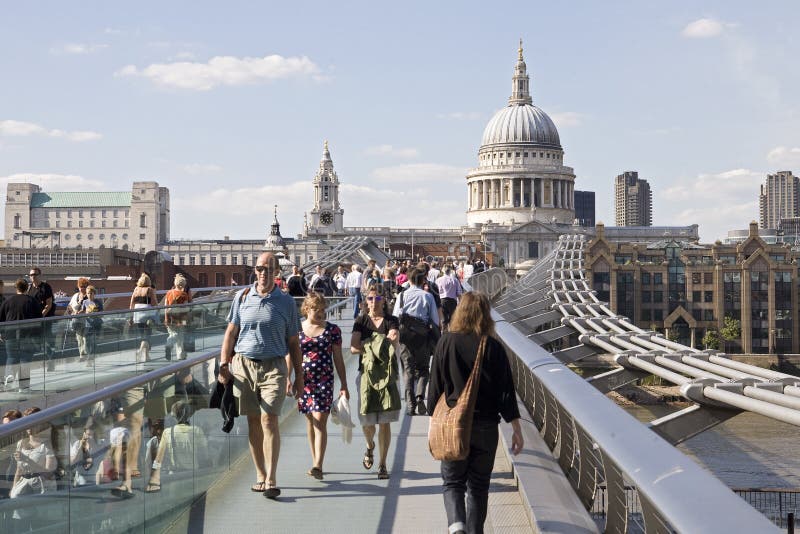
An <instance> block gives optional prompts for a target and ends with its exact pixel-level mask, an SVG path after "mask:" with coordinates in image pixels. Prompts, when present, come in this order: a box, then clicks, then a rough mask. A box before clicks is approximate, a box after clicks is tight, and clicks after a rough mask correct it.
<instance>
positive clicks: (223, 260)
mask: <svg viewBox="0 0 800 534" xmlns="http://www.w3.org/2000/svg"><path fill="white" fill-rule="evenodd" d="M219 263H220V264H221V265H227V264H228V256H227V254H222V255H221V256H220V257H219Z"/></svg>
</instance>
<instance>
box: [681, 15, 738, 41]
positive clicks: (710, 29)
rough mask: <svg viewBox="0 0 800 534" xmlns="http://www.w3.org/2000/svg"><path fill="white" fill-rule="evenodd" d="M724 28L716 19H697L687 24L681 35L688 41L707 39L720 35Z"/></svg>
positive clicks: (723, 24)
mask: <svg viewBox="0 0 800 534" xmlns="http://www.w3.org/2000/svg"><path fill="white" fill-rule="evenodd" d="M726 26H728V25H726V24H725V23H723V22H720V21H718V20H716V19H697V20H695V21H692V22H690V23H689V24H687V25H686V27H685V28H684V29H683V31H682V32H681V35H683V36H684V37H688V38H690V39H708V38H709V37H716V36H718V35H720V34H722V32H723V31H724V30H725V28H726Z"/></svg>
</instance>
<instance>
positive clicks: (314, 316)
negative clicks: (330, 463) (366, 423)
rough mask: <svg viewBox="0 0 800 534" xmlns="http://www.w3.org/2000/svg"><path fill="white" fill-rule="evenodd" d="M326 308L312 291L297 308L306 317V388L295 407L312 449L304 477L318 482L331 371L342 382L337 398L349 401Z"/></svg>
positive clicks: (337, 334) (337, 338) (336, 333)
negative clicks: (326, 317) (303, 424)
mask: <svg viewBox="0 0 800 534" xmlns="http://www.w3.org/2000/svg"><path fill="white" fill-rule="evenodd" d="M325 307H326V305H325V297H324V296H322V295H321V294H320V293H315V292H311V293H309V294H308V296H307V297H306V298H305V300H304V301H303V306H302V308H301V309H300V311H301V312H302V313H303V315H305V317H306V318H305V320H304V321H303V323H302V330H301V331H300V348H301V350H302V351H303V375H304V376H303V379H304V384H305V386H304V388H303V394H302V395H301V396H300V398H299V399H298V401H297V408H298V410H299V411H300V413H302V414H305V416H306V430H307V432H308V445H309V447H310V448H311V462H312V465H311V469H309V470H308V473H307V474H308V475H309V476H311V477H314V478H316V479H317V480H322V477H323V474H322V462H323V460H324V459H325V448H326V447H327V445H328V415H329V414H330V412H331V405H332V404H333V390H334V379H333V370H334V368H336V374H337V375H339V381H340V382H341V388H340V389H339V395H340V396H341V395H344V396H345V397H346V398H347V399H350V392H349V391H348V390H347V377H346V375H345V368H344V359H343V358H342V331H341V330H340V329H339V327H338V326H336V325H335V324H333V323H329V322H328V321H326V320H325Z"/></svg>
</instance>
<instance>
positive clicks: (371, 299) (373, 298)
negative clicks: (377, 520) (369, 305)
mask: <svg viewBox="0 0 800 534" xmlns="http://www.w3.org/2000/svg"><path fill="white" fill-rule="evenodd" d="M373 300H374V301H375V302H380V301H382V300H383V297H381V296H377V297H367V302H372V301H373Z"/></svg>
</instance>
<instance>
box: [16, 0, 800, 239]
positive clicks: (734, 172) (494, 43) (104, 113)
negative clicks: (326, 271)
mask: <svg viewBox="0 0 800 534" xmlns="http://www.w3.org/2000/svg"><path fill="white" fill-rule="evenodd" d="M798 20H800V4H798V3H796V2H791V1H775V2H765V3H760V4H758V6H757V8H756V7H755V5H754V4H752V2H743V1H719V2H702V1H699V2H690V1H675V2H666V1H647V0H640V1H627V2H626V1H608V2H589V1H573V2H538V1H537V2H533V1H532V2H503V1H495V2H490V3H487V2H471V1H462V2H450V1H441V2H429V1H427V2H418V1H405V2H395V3H391V4H389V3H383V2H374V1H370V2H359V1H352V2H308V1H295V2H266V1H265V2H240V1H235V0H231V1H227V2H224V3H223V2H210V1H202V0H200V1H198V0H193V1H191V2H189V1H171V2H163V1H160V2H150V1H139V2H128V3H122V2H108V1H83V2H63V1H50V2H48V1H37V2H12V1H7V0H0V186H2V187H5V185H6V184H7V183H9V182H26V181H27V182H32V183H36V184H39V185H40V186H41V187H42V189H43V190H44V191H45V192H48V191H49V192H54V191H129V190H130V188H131V184H132V182H133V181H137V180H153V181H157V182H158V183H159V184H160V185H162V186H166V187H168V188H169V189H170V197H171V237H172V238H173V239H198V238H205V239H221V238H222V237H223V236H230V237H231V238H232V239H258V238H263V237H265V236H266V235H267V234H268V232H269V225H270V223H271V221H272V212H273V205H275V204H277V205H278V217H279V220H280V223H281V231H282V234H283V235H284V236H287V237H293V236H295V235H296V234H298V233H299V232H301V231H302V224H303V213H304V212H307V211H308V210H310V209H311V208H312V205H313V196H312V185H311V181H312V179H313V177H314V174H315V172H316V171H317V169H318V167H319V161H320V158H321V156H322V146H323V141H324V140H326V139H327V140H328V142H329V146H330V151H331V156H332V159H333V162H334V166H335V170H336V171H337V173H338V175H339V179H340V181H341V184H342V185H341V188H340V189H341V191H340V200H341V204H342V207H343V208H344V222H345V225H346V226H417V227H419V226H458V225H461V224H464V223H465V221H466V215H465V210H466V199H467V192H466V191H467V189H466V180H465V176H466V173H467V170H468V169H469V168H472V167H475V166H477V152H478V148H479V145H480V140H481V136H482V133H483V129H484V127H485V126H486V123H487V122H488V121H489V119H490V118H491V117H492V116H493V114H494V113H495V112H497V111H498V110H500V109H501V108H503V107H504V106H505V105H506V104H507V99H508V97H509V95H510V92H511V76H512V74H513V70H514V64H515V62H516V56H517V47H518V40H519V39H520V38H522V39H523V42H524V49H525V61H526V63H527V66H528V73H529V74H530V75H531V93H532V96H533V102H534V104H535V105H537V106H538V107H540V108H541V109H543V110H544V111H545V112H546V113H548V114H549V115H550V117H551V118H553V120H554V121H555V123H556V125H557V127H558V130H559V133H560V137H561V144H562V146H563V148H564V152H565V156H564V162H565V164H566V165H569V166H571V167H573V168H574V171H575V175H576V189H578V190H588V191H595V192H596V211H597V220H598V221H603V222H605V223H606V224H607V225H612V224H613V222H614V218H613V181H614V177H615V176H616V175H618V174H620V173H622V172H623V171H627V170H635V171H638V172H639V176H640V178H644V179H647V180H648V181H649V182H650V185H651V188H652V191H653V224H654V225H688V224H699V225H700V237H701V240H702V241H703V242H713V241H714V240H715V239H718V238H721V237H724V236H725V235H726V233H727V231H728V230H730V229H740V228H746V227H747V225H748V223H749V222H750V221H752V220H757V219H758V194H759V185H760V184H761V183H763V181H764V179H765V176H766V175H767V174H768V173H774V172H776V171H778V170H791V171H794V172H795V174H798V173H800V128H798V119H800V91H798V89H797V88H798V87H800V69H798V68H797V65H798V63H797V58H798V57H800V34H799V33H798V31H797V21H798ZM792 58H794V59H792Z"/></svg>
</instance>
